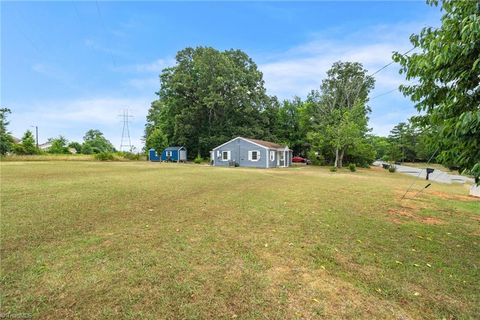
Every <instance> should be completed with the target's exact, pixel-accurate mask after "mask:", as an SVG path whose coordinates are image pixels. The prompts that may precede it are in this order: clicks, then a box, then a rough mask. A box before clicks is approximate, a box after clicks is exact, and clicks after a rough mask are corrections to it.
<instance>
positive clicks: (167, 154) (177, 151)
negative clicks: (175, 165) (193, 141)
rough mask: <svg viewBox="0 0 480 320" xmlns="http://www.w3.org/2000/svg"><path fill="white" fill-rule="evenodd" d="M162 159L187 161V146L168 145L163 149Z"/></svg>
mask: <svg viewBox="0 0 480 320" xmlns="http://www.w3.org/2000/svg"><path fill="white" fill-rule="evenodd" d="M161 159H162V161H176V162H180V161H183V162H184V161H187V149H185V147H168V148H165V149H164V150H163V151H162V156H161Z"/></svg>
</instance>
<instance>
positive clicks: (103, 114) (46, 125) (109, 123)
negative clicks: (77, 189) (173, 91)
mask: <svg viewBox="0 0 480 320" xmlns="http://www.w3.org/2000/svg"><path fill="white" fill-rule="evenodd" d="M150 103H151V98H150V97H134V98H123V97H95V98H85V99H74V100H56V101H46V102H42V103H38V104H33V105H32V104H29V106H22V105H18V107H19V108H18V109H19V110H29V111H28V112H13V113H12V117H11V124H10V129H11V130H12V132H13V134H14V135H15V136H18V137H20V136H21V135H22V134H23V132H25V130H27V129H31V128H30V125H37V126H38V127H39V132H40V138H39V140H40V142H43V141H45V140H46V139H48V138H50V137H55V136H58V135H64V136H66V137H67V138H68V139H70V140H75V141H81V140H82V137H83V134H84V133H85V132H86V131H87V130H88V129H99V130H101V131H102V132H104V134H105V136H106V137H107V139H109V140H110V141H111V142H112V143H113V144H114V145H115V146H116V147H118V146H119V145H120V139H121V134H122V118H121V117H120V114H121V113H122V110H123V109H128V110H129V113H130V114H131V115H133V116H134V118H132V119H131V123H130V136H131V140H132V143H133V144H134V145H135V146H136V147H137V148H141V147H142V145H143V143H142V142H141V137H142V135H143V128H144V124H145V117H146V115H147V112H148V108H149V107H150ZM25 125H27V127H25Z"/></svg>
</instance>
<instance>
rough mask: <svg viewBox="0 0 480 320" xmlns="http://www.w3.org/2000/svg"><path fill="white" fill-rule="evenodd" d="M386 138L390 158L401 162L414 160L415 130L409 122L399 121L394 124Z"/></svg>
mask: <svg viewBox="0 0 480 320" xmlns="http://www.w3.org/2000/svg"><path fill="white" fill-rule="evenodd" d="M388 140H389V142H390V152H389V153H390V160H393V161H402V162H404V161H409V162H413V161H415V160H416V153H415V146H416V140H417V132H416V131H415V128H414V127H413V126H412V125H411V124H410V123H407V122H400V123H399V124H397V125H396V126H394V127H393V129H392V130H391V131H390V135H389V136H388Z"/></svg>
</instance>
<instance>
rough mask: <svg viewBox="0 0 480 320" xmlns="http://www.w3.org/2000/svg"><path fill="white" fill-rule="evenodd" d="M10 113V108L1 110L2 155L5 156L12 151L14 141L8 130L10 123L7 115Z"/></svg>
mask: <svg viewBox="0 0 480 320" xmlns="http://www.w3.org/2000/svg"><path fill="white" fill-rule="evenodd" d="M10 112H11V111H10V109H8V108H0V155H4V154H6V153H7V152H10V151H11V149H12V144H13V139H12V136H11V135H10V133H9V132H8V130H7V126H8V123H9V122H8V121H7V114H9V113H10Z"/></svg>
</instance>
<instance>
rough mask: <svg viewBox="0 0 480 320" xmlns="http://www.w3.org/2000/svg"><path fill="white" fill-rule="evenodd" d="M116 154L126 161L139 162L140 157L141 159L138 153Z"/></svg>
mask: <svg viewBox="0 0 480 320" xmlns="http://www.w3.org/2000/svg"><path fill="white" fill-rule="evenodd" d="M118 154H119V155H120V156H121V157H122V158H124V159H127V160H140V157H141V156H140V154H139V153H133V152H119V153H118Z"/></svg>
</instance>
